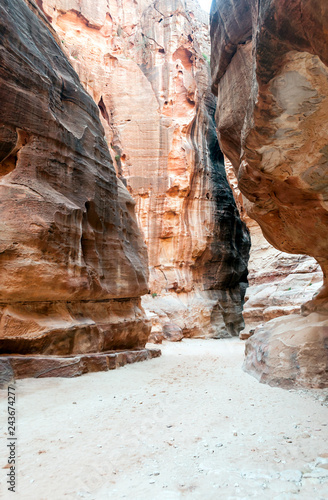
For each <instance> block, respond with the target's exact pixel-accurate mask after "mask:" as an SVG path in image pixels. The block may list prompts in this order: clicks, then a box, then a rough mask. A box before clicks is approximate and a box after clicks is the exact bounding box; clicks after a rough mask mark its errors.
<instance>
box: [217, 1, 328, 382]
mask: <svg viewBox="0 0 328 500" xmlns="http://www.w3.org/2000/svg"><path fill="white" fill-rule="evenodd" d="M327 23H328V6H327V5H326V3H325V2H323V1H319V2H317V1H314V0H309V1H307V2H303V1H301V0H293V1H289V0H288V1H287V0H268V1H264V2H255V1H253V0H228V1H227V0H224V1H223V0H216V1H215V2H214V3H213V5H212V12H211V39H212V57H211V67H212V76H213V87H212V88H213V91H214V92H215V93H216V94H217V95H218V106H217V112H216V120H217V125H218V132H219V138H220V143H221V146H222V149H223V152H224V153H225V154H226V155H227V157H228V158H229V159H230V161H231V162H232V165H233V167H234V170H235V173H236V176H237V179H238V186H239V189H240V191H241V193H242V195H243V204H244V207H245V209H246V212H247V213H248V215H249V216H250V217H251V218H253V219H255V220H256V221H257V222H258V224H259V225H260V227H261V229H262V231H263V234H264V236H265V237H266V239H267V240H268V241H269V242H270V243H271V244H272V245H273V246H274V247H275V248H277V249H279V250H281V251H284V252H288V253H292V254H307V255H310V256H311V257H313V258H315V259H316V261H317V262H318V263H319V264H320V266H321V268H322V271H323V286H322V287H321V289H320V290H318V293H317V294H316V295H315V296H314V297H313V298H312V299H311V300H309V301H307V302H306V303H305V304H303V305H302V312H303V314H310V313H312V312H316V313H319V314H327V313H328V286H327V285H328V283H327V262H328V260H327V255H328V254H327V248H328V245H327V244H328V231H327V229H328V211H327V199H328V182H327V180H328V178H327V175H328V174H327V172H328V167H327V158H326V156H327V155H326V148H327V145H328V132H327V126H326V123H327V119H328V115H327V99H328V86H327V77H328V68H327V65H328V52H327V46H328V45H327V42H328V39H327V32H326V30H325V28H324V26H325V25H327ZM301 279H303V277H302V278H301ZM286 285H287V284H285V285H284V286H286ZM302 286H303V285H302ZM316 286H317V285H316ZM287 291H288V290H287ZM304 298H305V299H306V297H304ZM309 317H311V318H312V317H313V316H312V315H311V314H310V316H309ZM274 321H276V320H274ZM304 321H305V320H304ZM289 325H290V328H289V333H287V332H285V335H287V336H288V335H289V334H290V331H291V324H290V323H289ZM264 328H265V327H264ZM304 328H305V330H304V331H306V330H307V329H308V331H309V335H310V333H311V329H310V325H309V323H308V322H306V323H305V326H304ZM295 329H296V330H297V328H296V325H295ZM293 331H294V330H293ZM270 332H271V334H270V335H266V336H263V335H262V342H265V343H267V344H268V345H269V344H270V342H271V341H272V342H273V341H274V340H273V330H271V327H270ZM255 337H256V334H255ZM255 337H254V338H253V339H254V340H253V342H254V345H255V342H256V340H255ZM314 342H315V341H314ZM318 342H319V340H318ZM258 345H260V342H259V343H258ZM281 345H283V343H281ZM320 345H321V347H322V345H323V344H322V343H321V344H320ZM300 349H301V347H300ZM311 349H312V347H311ZM311 349H310V351H311ZM313 352H314V351H313ZM322 356H326V357H327V356H328V355H327V349H324V350H323V352H322ZM310 358H311V355H310V353H309V362H310ZM270 366H271V370H274V364H272V365H270ZM320 376H321V383H322V384H323V385H325V384H326V385H327V384H328V374H327V372H325V371H322V372H320ZM310 378H311V377H310V376H309V379H308V380H309V383H310V384H311V382H310ZM272 379H274V376H273V374H272ZM306 380H307V378H306V376H305V377H303V378H302V383H303V384H306V383H307V382H306Z"/></svg>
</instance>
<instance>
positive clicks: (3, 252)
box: [0, 0, 149, 355]
mask: <svg viewBox="0 0 328 500" xmlns="http://www.w3.org/2000/svg"><path fill="white" fill-rule="evenodd" d="M0 43H1V45H0V57H1V65H0V100H1V109H0V160H1V164H0V165H1V175H0V193H1V198H0V199H1V201H0V210H1V220H0V351H1V352H2V353H4V352H5V353H23V354H28V353H44V354H57V353H58V354H64V355H66V354H71V353H74V354H78V353H87V352H98V351H102V350H108V349H115V348H119V349H123V348H124V347H127V348H133V347H143V346H144V345H145V343H146V340H147V337H148V333H149V322H148V321H147V319H146V318H145V314H144V311H143V309H142V307H141V304H140V295H142V294H144V293H146V292H147V290H148V287H147V275H148V271H147V255H146V247H145V245H144V242H143V240H142V237H141V234H140V232H139V230H138V227H137V221H136V218H135V215H134V205H135V202H134V200H133V199H132V197H131V196H130V194H129V193H128V191H127V190H126V188H125V186H124V185H123V184H122V182H121V181H120V180H117V178H116V175H115V169H114V167H113V164H112V161H111V158H110V155H109V151H108V147H107V144H106V141H105V138H104V130H103V127H102V125H101V123H100V120H99V110H98V108H97V106H96V105H95V103H94V102H93V101H92V99H91V98H90V96H89V95H88V94H87V92H86V91H85V90H84V88H83V87H82V85H81V84H80V81H79V78H78V76H77V74H76V73H75V71H74V70H73V68H72V66H71V65H70V63H69V62H68V60H67V58H66V56H65V55H64V53H63V52H62V50H61V47H60V46H59V45H60V44H61V42H60V40H59V39H58V38H57V36H56V35H55V33H54V31H53V30H52V28H51V26H50V25H49V23H48V21H47V20H46V18H45V17H44V15H43V14H42V13H41V12H40V11H39V9H38V8H37V7H36V6H35V4H34V3H33V2H29V1H28V0H27V2H26V3H25V2H24V1H22V0H13V1H8V0H3V1H2V2H1V4H0ZM117 299H119V300H117Z"/></svg>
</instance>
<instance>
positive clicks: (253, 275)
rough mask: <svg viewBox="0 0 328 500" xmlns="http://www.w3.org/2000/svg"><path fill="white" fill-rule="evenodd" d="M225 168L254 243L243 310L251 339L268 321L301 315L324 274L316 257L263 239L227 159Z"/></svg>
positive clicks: (246, 329)
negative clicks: (285, 248) (256, 328)
mask: <svg viewBox="0 0 328 500" xmlns="http://www.w3.org/2000/svg"><path fill="white" fill-rule="evenodd" d="M225 168H226V172H227V178H228V181H229V184H230V186H231V187H232V191H233V194H234V197H235V200H236V204H237V206H238V209H239V213H240V214H241V217H242V219H243V220H244V222H245V223H246V225H247V227H248V229H249V232H250V236H251V241H252V246H251V251H250V258H249V262H248V282H249V287H248V288H247V291H246V295H245V305H244V310H243V317H244V319H245V323H246V327H245V330H244V331H243V333H242V335H245V334H246V335H247V333H248V332H249V331H254V328H255V327H256V326H258V325H259V324H261V323H264V322H265V321H269V320H271V319H273V318H277V317H279V316H286V315H289V314H294V313H300V312H301V307H302V305H303V304H304V302H306V301H309V300H311V299H312V296H313V294H314V293H316V292H317V291H318V290H319V288H320V287H321V285H322V271H321V268H320V265H319V264H318V262H316V260H315V259H314V258H313V257H309V256H307V255H295V254H294V255H293V254H288V253H286V252H281V251H280V250H278V249H277V248H274V247H273V246H272V245H271V244H270V243H269V242H268V241H267V240H266V239H265V238H264V237H263V233H262V231H261V228H260V226H259V225H258V224H257V222H255V220H253V219H251V218H250V217H248V215H247V213H246V211H245V208H244V205H243V199H242V194H241V192H240V190H239V188H238V182H237V178H236V176H235V174H234V171H233V167H232V165H231V163H230V161H229V160H228V159H227V158H225Z"/></svg>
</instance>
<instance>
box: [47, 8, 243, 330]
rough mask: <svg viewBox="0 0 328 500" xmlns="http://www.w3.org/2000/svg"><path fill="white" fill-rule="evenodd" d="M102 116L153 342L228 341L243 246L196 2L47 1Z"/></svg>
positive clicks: (237, 317)
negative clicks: (132, 229)
mask: <svg viewBox="0 0 328 500" xmlns="http://www.w3.org/2000/svg"><path fill="white" fill-rule="evenodd" d="M40 6H41V7H42V8H43V10H44V12H45V14H46V15H47V17H48V19H49V20H50V21H51V23H52V25H53V26H54V28H55V29H56V31H57V33H58V36H59V38H60V39H61V41H62V45H63V48H64V49H65V50H66V52H67V54H68V55H69V57H70V61H71V63H72V64H73V66H74V68H75V69H76V71H77V72H78V74H79V76H80V78H81V81H82V83H83V84H84V86H85V88H86V89H87V90H88V92H90V94H91V95H92V97H93V98H94V100H95V102H96V103H98V106H99V108H100V110H101V114H102V122H103V125H104V128H105V131H106V138H107V141H108V144H109V145H110V149H111V153H112V157H113V160H114V162H115V164H116V171H117V175H118V176H119V177H122V178H123V179H124V182H125V183H126V184H127V186H128V189H129V191H130V193H131V194H132V196H133V198H134V199H135V200H136V213H137V218H138V221H139V223H140V226H141V228H142V230H143V233H144V237H145V241H146V243H147V247H148V252H149V266H150V291H151V293H152V295H149V296H148V297H146V298H144V299H143V304H144V306H145V308H146V309H147V311H148V316H149V318H150V319H151V320H152V323H153V333H159V332H160V331H162V328H163V326H164V325H165V324H169V323H173V324H175V325H176V327H177V328H181V329H182V331H183V334H184V335H185V336H205V335H211V336H225V335H236V334H238V332H239V331H240V329H242V328H243V319H242V315H241V309H242V302H243V296H244V292H245V288H246V282H247V260H248V249H249V237H248V234H247V230H246V228H245V226H244V224H243V223H241V221H240V219H239V215H238V212H237V209H236V206H235V203H234V200H233V197H232V194H231V191H230V189H229V186H228V184H227V180H226V177H225V171H224V166H223V158H222V154H221V152H220V149H219V146H218V142H217V137H216V131H215V122H214V112H215V99H214V98H213V96H212V95H211V93H210V90H209V86H210V78H209V65H208V56H209V33H208V18H207V16H206V14H205V13H204V12H202V11H201V10H200V9H199V6H198V3H197V2H196V1H182V0H170V1H164V0H157V1H153V0H144V1H138V2H135V1H132V0H125V1H124V2H119V1H117V0H109V1H100V0H99V1H97V2H96V3H94V2H91V1H90V2H88V1H86V2H82V3H81V2H78V1H77V0H65V1H63V0H43V2H42V4H40Z"/></svg>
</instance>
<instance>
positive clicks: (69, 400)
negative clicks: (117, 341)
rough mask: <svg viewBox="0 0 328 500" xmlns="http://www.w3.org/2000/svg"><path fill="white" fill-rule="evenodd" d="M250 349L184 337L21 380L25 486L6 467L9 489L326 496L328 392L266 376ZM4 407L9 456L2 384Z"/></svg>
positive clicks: (167, 498) (109, 494)
mask: <svg viewBox="0 0 328 500" xmlns="http://www.w3.org/2000/svg"><path fill="white" fill-rule="evenodd" d="M242 356H243V343H241V342H240V341H239V340H223V341H215V340H207V341H202V340H189V341H186V340H185V341H183V342H182V343H179V344H167V345H165V346H164V347H163V356H162V358H159V359H154V360H152V361H147V362H144V363H138V364H134V365H130V366H126V367H124V368H121V369H119V370H116V371H112V372H107V373H96V374H90V375H85V376H83V377H80V378H77V379H39V380H21V381H18V383H17V384H16V387H17V389H16V391H17V394H18V404H17V411H18V429H19V432H18V455H19V464H18V482H17V489H18V493H16V495H15V494H13V493H10V492H8V491H7V490H6V485H5V474H6V472H7V470H6V469H0V475H1V479H0V483H1V485H0V488H1V489H0V492H1V498H5V499H7V498H8V499H9V498H19V499H20V500H21V499H22V500H24V499H31V500H32V499H33V500H41V499H42V500H43V499H44V500H52V499H54V500H60V499H66V498H67V499H79V498H86V499H114V500H116V499H121V498H126V499H129V500H175V499H185V498H186V499H197V500H198V499H199V500H212V499H213V500H218V499H223V500H226V499H227V500H228V499H231V500H232V499H253V498H257V499H260V500H264V499H270V500H272V499H279V500H283V499H284V500H290V499H293V498H298V499H299V498H302V499H303V498H304V499H307V500H308V499H313V500H321V499H328V426H327V423H328V408H327V406H325V405H324V404H323V402H322V400H323V399H324V398H325V397H327V394H328V391H322V392H320V391H311V392H306V391H300V392H296V391H285V390H282V389H276V388H272V387H268V386H266V385H262V384H259V383H258V382H257V381H256V380H255V379H253V378H252V377H250V376H249V375H246V374H245V373H243V372H242V370H241V368H240V366H241V363H242ZM327 399H328V397H327ZM0 415H1V418H0V425H1V428H0V436H1V442H0V459H1V463H0V466H1V467H3V466H5V464H6V462H7V451H6V448H5V446H6V442H5V439H4V438H6V437H7V436H6V434H5V432H6V404H5V398H4V391H2V393H1V413H0Z"/></svg>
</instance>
